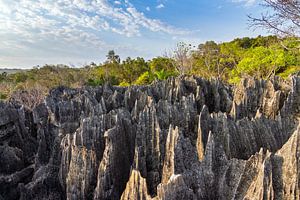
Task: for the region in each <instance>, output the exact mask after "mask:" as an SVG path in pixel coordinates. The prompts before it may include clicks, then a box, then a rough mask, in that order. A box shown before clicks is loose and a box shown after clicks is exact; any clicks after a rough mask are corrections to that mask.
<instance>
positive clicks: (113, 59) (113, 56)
mask: <svg viewBox="0 0 300 200" xmlns="http://www.w3.org/2000/svg"><path fill="white" fill-rule="evenodd" d="M106 58H107V62H108V63H114V62H116V63H120V62H121V59H120V56H119V55H116V53H115V51H114V50H110V51H108V53H107V55H106Z"/></svg>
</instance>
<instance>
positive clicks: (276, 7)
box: [249, 0, 300, 36]
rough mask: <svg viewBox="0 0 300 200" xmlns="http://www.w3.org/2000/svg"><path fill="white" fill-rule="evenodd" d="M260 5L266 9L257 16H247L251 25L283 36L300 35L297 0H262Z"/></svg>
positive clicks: (299, 2)
mask: <svg viewBox="0 0 300 200" xmlns="http://www.w3.org/2000/svg"><path fill="white" fill-rule="evenodd" d="M261 5H262V6H263V7H264V8H266V9H267V11H266V12H265V13H262V14H261V16H260V17H259V18H256V17H252V16H249V20H250V25H251V26H253V27H262V28H265V29H267V30H268V31H270V32H272V33H275V34H278V35H283V36H299V35H300V1H299V0H263V3H262V4H261Z"/></svg>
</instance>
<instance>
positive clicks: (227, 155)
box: [0, 76, 300, 200]
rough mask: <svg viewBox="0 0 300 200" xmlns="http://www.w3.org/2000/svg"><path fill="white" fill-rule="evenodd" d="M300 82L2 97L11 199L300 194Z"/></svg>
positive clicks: (187, 83) (1, 186)
mask: <svg viewBox="0 0 300 200" xmlns="http://www.w3.org/2000/svg"><path fill="white" fill-rule="evenodd" d="M299 120H300V77H299V76H291V77H290V78H289V79H288V80H282V79H280V78H278V77H273V78H271V79H270V80H268V81H266V80H254V79H251V78H249V79H244V80H242V81H241V83H240V84H238V85H236V86H229V85H226V84H223V83H222V82H221V81H219V80H217V79H212V80H210V81H208V80H205V79H202V78H198V77H192V76H182V77H177V78H169V79H168V80H166V81H156V82H154V83H152V84H151V85H147V86H131V87H117V86H111V85H109V84H106V85H103V86H99V87H94V88H91V87H83V88H78V89H69V88H65V87H59V88H56V89H53V90H51V91H50V93H49V95H48V96H47V97H46V98H45V100H44V103H42V104H40V105H38V106H36V107H35V108H33V109H29V108H26V107H25V106H23V105H21V104H20V103H16V102H15V101H10V102H2V103H0V200H15V199H21V200H56V199H70V200H75V199H83V200H85V199H86V200H89V199H94V200H106V199H107V200H117V199H122V200H150V199H153V200H180V199H183V200H189V199H205V200H206V199H207V200H210V199H211V200H213V199H222V200H223V199H224V200H227V199H228V200H229V199H249V200H256V199H257V200H258V199H288V200H290V199H293V200H299V199H300V125H299Z"/></svg>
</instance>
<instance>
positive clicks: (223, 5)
mask: <svg viewBox="0 0 300 200" xmlns="http://www.w3.org/2000/svg"><path fill="white" fill-rule="evenodd" d="M260 9H261V8H260V6H259V5H258V1H257V0H0V68H4V67H22V68H26V67H27V68H28V67H32V66H36V65H43V64H45V63H48V64H59V63H63V64H68V65H74V66H80V65H84V64H88V63H90V62H92V61H93V62H96V63H99V62H103V61H104V60H105V55H106V53H107V52H108V51H109V50H111V49H114V50H115V51H116V53H117V54H119V55H120V56H121V58H123V59H125V58H126V57H128V56H131V57H137V56H142V57H145V58H146V59H150V58H152V57H155V56H160V55H163V54H164V53H165V52H168V51H170V50H171V49H172V48H174V47H175V45H176V43H177V42H179V41H184V42H187V43H191V44H193V45H198V44H199V43H201V42H204V41H206V40H215V41H217V42H221V41H229V40H231V39H233V38H236V37H243V36H256V35H258V34H264V32H262V31H260V30H257V31H253V30H249V29H248V26H247V14H253V15H259V13H260V12H261V10H260Z"/></svg>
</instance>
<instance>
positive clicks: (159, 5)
mask: <svg viewBox="0 0 300 200" xmlns="http://www.w3.org/2000/svg"><path fill="white" fill-rule="evenodd" d="M164 7H165V5H164V4H162V3H161V4H158V5H157V6H156V8H157V9H161V8H164Z"/></svg>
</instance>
